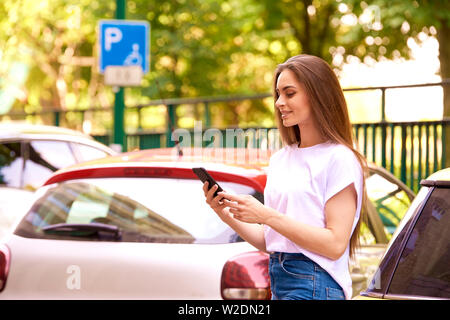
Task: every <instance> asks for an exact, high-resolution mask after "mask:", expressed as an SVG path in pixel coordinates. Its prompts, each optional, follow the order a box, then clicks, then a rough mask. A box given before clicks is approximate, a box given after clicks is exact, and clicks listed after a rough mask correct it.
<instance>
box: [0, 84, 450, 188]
mask: <svg viewBox="0 0 450 320" xmlns="http://www.w3.org/2000/svg"><path fill="white" fill-rule="evenodd" d="M449 84H450V79H445V80H443V81H442V82H439V83H425V84H415V85H403V86H380V87H365V88H348V89H344V91H345V92H349V91H381V101H380V107H381V108H380V110H381V115H380V116H381V121H380V122H375V123H355V124H353V129H354V133H355V137H356V138H357V144H358V147H359V149H360V151H361V152H362V153H363V154H364V155H365V156H366V157H367V159H368V160H369V161H372V162H374V163H376V164H378V165H380V166H382V167H384V168H386V169H388V170H389V171H391V172H392V173H393V174H395V175H396V176H397V177H399V178H400V179H401V180H402V181H403V182H404V183H406V184H407V185H408V186H409V187H411V188H412V189H413V190H415V191H417V190H418V188H419V182H420V180H421V179H423V178H425V177H427V176H428V175H429V174H431V173H432V172H434V171H436V170H439V169H442V168H444V167H445V162H446V157H447V156H448V154H449V152H450V150H446V147H445V146H446V139H448V135H449V130H450V119H443V120H439V121H416V122H387V121H386V112H385V110H386V94H387V92H388V90H394V89H395V90H399V89H403V88H417V87H430V86H441V87H443V86H446V85H449ZM269 97H271V94H268V93H267V94H258V95H241V96H220V97H200V98H182V99H162V100H152V101H150V102H149V103H146V104H140V105H136V106H132V107H127V108H126V110H125V113H126V114H129V113H133V114H134V116H135V118H137V128H135V130H134V132H128V133H127V139H126V142H127V150H134V149H148V148H159V147H171V146H174V144H175V141H173V139H171V135H172V133H173V131H174V130H175V129H176V128H177V125H176V124H177V117H176V109H177V108H178V107H179V106H182V105H193V106H194V107H195V108H200V109H201V111H202V112H201V113H202V119H201V121H202V123H203V124H204V126H205V128H204V129H202V133H201V134H202V135H203V134H204V133H205V131H206V130H208V129H209V128H210V127H211V111H210V109H211V107H212V106H213V105H214V104H217V103H219V104H226V103H231V102H234V103H235V102H239V101H248V100H262V99H265V98H269ZM158 106H165V108H166V111H165V112H166V115H167V116H166V129H159V130H158V129H153V130H148V129H143V125H142V119H143V117H144V114H145V113H146V111H148V110H149V109H151V108H154V107H158ZM86 113H91V114H92V115H91V117H95V116H96V115H100V116H101V117H103V118H104V117H105V116H106V117H108V116H109V118H112V113H113V110H112V108H90V109H88V110H68V111H62V110H47V111H42V112H36V113H31V114H25V113H10V114H8V115H7V116H8V117H9V118H12V119H24V118H30V117H31V118H32V119H33V118H34V119H35V118H37V117H41V118H44V119H45V121H44V122H45V123H53V124H54V125H56V126H59V125H61V124H62V121H61V119H64V118H65V117H67V115H69V114H71V116H72V117H78V119H79V120H78V122H79V123H82V122H83V121H84V119H85V116H86ZM4 117H5V115H3V116H1V118H4ZM226 130H227V129H226V128H221V129H220V132H221V133H222V135H223V136H224V137H226ZM243 130H244V131H245V132H246V138H245V141H246V144H245V145H246V146H248V145H251V146H256V147H260V148H271V149H276V148H278V147H280V146H281V143H280V141H279V138H275V137H276V128H255V127H253V128H244V129H243ZM190 131H191V132H192V133H193V129H190ZM446 131H447V134H446ZM111 136H112V135H111V134H110V133H109V134H104V135H95V134H94V137H95V138H96V139H97V140H99V141H100V142H103V143H104V144H107V145H109V144H111V143H112V139H111ZM267 137H269V138H267ZM233 139H235V138H233ZM233 141H235V140H233ZM191 143H192V144H193V143H194V141H191ZM233 143H234V142H233ZM233 143H231V144H230V141H227V140H226V139H223V141H222V146H223V147H227V146H232V145H233ZM207 144H208V143H207V142H204V143H203V145H207Z"/></svg>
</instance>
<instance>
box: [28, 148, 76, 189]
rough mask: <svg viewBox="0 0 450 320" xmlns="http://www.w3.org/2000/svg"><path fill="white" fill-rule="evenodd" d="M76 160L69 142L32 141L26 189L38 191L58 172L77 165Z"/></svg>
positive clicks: (29, 150) (29, 151) (29, 149)
mask: <svg viewBox="0 0 450 320" xmlns="http://www.w3.org/2000/svg"><path fill="white" fill-rule="evenodd" d="M75 163H76V161H75V158H74V156H73V153H72V150H71V149H70V146H69V144H68V143H67V142H64V141H46V140H39V141H31V142H30V143H29V145H28V149H27V156H26V162H25V169H24V173H23V182H24V187H26V188H28V189H33V190H34V189H36V188H38V187H40V186H41V185H42V183H44V182H45V180H46V179H47V178H48V177H49V176H50V175H51V174H52V173H53V172H54V171H56V170H59V169H61V168H64V167H67V166H69V165H72V164H75Z"/></svg>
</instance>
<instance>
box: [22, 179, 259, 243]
mask: <svg viewBox="0 0 450 320" xmlns="http://www.w3.org/2000/svg"><path fill="white" fill-rule="evenodd" d="M220 185H221V186H222V188H223V189H224V190H226V191H227V192H230V193H232V194H252V195H255V196H257V197H258V196H260V194H258V193H256V192H255V190H254V189H252V188H250V187H247V186H244V185H241V184H237V183H230V182H220ZM39 192H41V193H42V194H43V195H42V196H41V197H40V198H39V199H38V200H37V201H36V202H35V203H34V205H33V206H32V207H31V209H30V211H29V212H28V214H27V215H26V216H25V218H24V219H23V220H22V222H21V223H20V224H19V226H18V228H17V229H16V232H15V233H16V234H18V235H21V236H25V237H32V238H52V239H71V240H74V239H76V240H92V237H78V238H77V237H76V232H75V231H74V232H72V233H71V232H68V233H67V234H58V235H55V234H52V233H46V232H44V231H45V230H43V228H45V227H48V226H50V225H56V224H89V223H102V224H110V225H116V226H117V227H119V229H120V230H121V231H122V238H121V241H125V242H127V241H129V242H175V243H229V242H235V241H237V240H238V237H237V235H236V234H235V232H234V231H233V230H231V229H230V228H229V227H228V226H227V225H226V224H225V223H223V222H222V221H221V220H220V219H219V218H218V217H217V215H216V214H215V213H214V212H213V211H212V209H211V208H210V207H209V206H208V205H207V204H206V202H205V197H204V195H203V190H202V184H201V182H200V181H199V180H191V179H169V178H103V179H83V180H75V181H69V182H63V183H60V184H57V185H52V186H49V187H45V188H42V189H41V190H40V191H39ZM78 234H79V233H78ZM95 240H110V238H105V239H102V237H101V236H99V235H98V234H96V235H95Z"/></svg>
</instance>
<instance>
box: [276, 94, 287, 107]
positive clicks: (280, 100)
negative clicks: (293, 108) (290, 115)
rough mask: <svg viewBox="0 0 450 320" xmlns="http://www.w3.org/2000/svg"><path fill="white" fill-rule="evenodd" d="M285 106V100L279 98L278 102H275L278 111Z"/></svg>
mask: <svg viewBox="0 0 450 320" xmlns="http://www.w3.org/2000/svg"><path fill="white" fill-rule="evenodd" d="M284 105H285V103H284V100H283V99H282V98H281V97H278V99H277V101H275V107H277V108H278V109H279V108H281V107H283V106H284Z"/></svg>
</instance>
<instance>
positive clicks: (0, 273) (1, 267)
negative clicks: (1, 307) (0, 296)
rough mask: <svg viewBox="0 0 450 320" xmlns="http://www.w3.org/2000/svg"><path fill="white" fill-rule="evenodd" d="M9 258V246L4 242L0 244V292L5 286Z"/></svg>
mask: <svg viewBox="0 0 450 320" xmlns="http://www.w3.org/2000/svg"><path fill="white" fill-rule="evenodd" d="M10 260H11V254H10V252H9V248H8V247H7V246H6V245H5V244H0V292H1V291H3V289H4V288H5V284H6V278H7V277H8V272H9V262H10Z"/></svg>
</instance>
